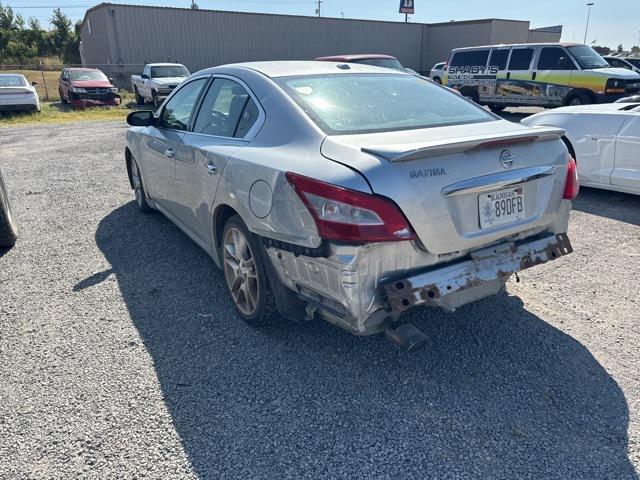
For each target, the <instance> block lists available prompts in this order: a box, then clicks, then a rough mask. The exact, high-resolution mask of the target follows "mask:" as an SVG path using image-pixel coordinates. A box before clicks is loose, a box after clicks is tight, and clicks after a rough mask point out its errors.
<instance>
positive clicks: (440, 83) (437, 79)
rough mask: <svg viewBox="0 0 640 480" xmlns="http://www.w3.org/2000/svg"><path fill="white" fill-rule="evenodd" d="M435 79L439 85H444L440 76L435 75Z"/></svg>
mask: <svg viewBox="0 0 640 480" xmlns="http://www.w3.org/2000/svg"><path fill="white" fill-rule="evenodd" d="M433 81H434V82H436V83H437V84H438V85H442V80H440V77H433Z"/></svg>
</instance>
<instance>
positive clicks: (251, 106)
mask: <svg viewBox="0 0 640 480" xmlns="http://www.w3.org/2000/svg"><path fill="white" fill-rule="evenodd" d="M257 118H258V107H257V106H256V104H255V102H254V101H253V100H252V99H251V97H250V96H249V93H247V91H246V90H245V89H244V87H242V86H241V85H240V84H239V83H237V82H234V81H233V80H228V79H226V78H218V79H216V80H215V81H214V82H213V84H212V85H211V87H209V91H208V92H207V94H206V96H205V97H204V100H203V101H202V107H201V108H200V111H199V112H198V117H197V118H196V123H195V126H194V128H193V131H194V132H195V133H202V134H205V135H215V136H218V137H236V138H241V137H243V136H244V135H246V133H247V132H248V131H249V130H250V129H251V127H252V126H253V124H254V122H255V121H256V120H257Z"/></svg>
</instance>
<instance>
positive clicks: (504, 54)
mask: <svg viewBox="0 0 640 480" xmlns="http://www.w3.org/2000/svg"><path fill="white" fill-rule="evenodd" d="M508 57H509V50H508V49H504V48H503V49H502V50H494V51H492V52H491V59H490V60H489V66H490V67H498V70H506V68H507V58H508Z"/></svg>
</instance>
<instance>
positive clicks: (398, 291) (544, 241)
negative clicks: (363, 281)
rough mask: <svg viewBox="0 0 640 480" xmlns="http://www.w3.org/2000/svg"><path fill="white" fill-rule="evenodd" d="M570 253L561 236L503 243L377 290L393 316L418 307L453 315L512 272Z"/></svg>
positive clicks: (497, 287)
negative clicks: (438, 309)
mask: <svg viewBox="0 0 640 480" xmlns="http://www.w3.org/2000/svg"><path fill="white" fill-rule="evenodd" d="M572 252H573V248H572V246H571V242H570V241H569V237H567V235H566V234H564V233H559V234H557V235H549V236H546V237H544V238H540V239H538V240H534V241H530V242H523V243H520V244H518V243H505V244H501V245H497V246H495V247H491V248H487V249H483V250H478V251H475V252H472V253H471V254H470V255H469V257H470V258H468V259H467V260H464V261H459V262H454V263H452V264H450V265H445V266H438V267H437V268H436V269H430V270H428V271H425V272H421V273H417V274H415V275H412V276H410V277H406V278H401V279H398V280H392V281H388V282H384V283H383V284H382V286H381V288H382V290H383V292H384V296H385V298H386V300H387V303H388V307H389V310H390V311H391V312H392V313H394V314H397V313H401V312H403V311H404V310H407V309H409V308H412V307H415V306H418V305H431V306H438V307H442V308H444V309H445V310H449V311H453V310H455V309H456V308H458V307H460V306H462V305H465V304H467V303H470V302H473V301H475V300H479V299H480V298H483V297H485V296H488V295H491V294H494V293H498V292H499V291H500V290H501V289H502V286H503V285H504V284H505V283H506V281H507V280H508V278H509V277H510V276H511V275H512V274H514V273H516V272H519V271H522V270H525V269H527V268H531V267H533V266H535V265H539V264H541V263H546V262H549V261H551V260H556V259H558V258H560V257H562V256H563V255H567V254H569V253H572Z"/></svg>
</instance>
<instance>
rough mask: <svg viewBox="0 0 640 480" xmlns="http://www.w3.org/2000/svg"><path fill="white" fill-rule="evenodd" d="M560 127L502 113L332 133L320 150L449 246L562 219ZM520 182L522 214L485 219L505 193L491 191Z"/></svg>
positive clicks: (441, 249)
mask: <svg viewBox="0 0 640 480" xmlns="http://www.w3.org/2000/svg"><path fill="white" fill-rule="evenodd" d="M562 134H563V131H562V130H559V129H555V128H547V127H544V128H527V127H524V126H522V125H519V124H515V123H511V122H507V121H505V120H501V121H495V122H486V123H479V124H473V125H455V126H447V127H436V128H429V129H419V130H404V131H397V132H384V133H370V134H360V135H342V136H340V135H337V136H329V137H327V138H326V139H325V141H324V142H323V144H322V148H321V151H322V154H323V155H324V156H325V157H327V158H329V159H331V160H334V161H336V162H339V163H342V164H344V165H347V166H348V167H351V168H353V169H355V170H357V171H358V172H360V173H361V174H362V175H363V176H364V177H365V178H366V179H367V181H368V183H369V185H370V186H371V189H372V191H373V192H374V193H376V194H378V195H382V196H384V197H387V198H390V199H391V200H393V201H394V202H395V203H396V204H397V205H398V206H399V207H400V209H401V210H402V212H403V213H404V215H405V216H406V217H407V219H408V220H409V222H410V223H411V226H412V227H413V229H414V230H415V232H416V233H417V235H418V237H419V238H420V241H421V242H422V243H423V245H424V246H425V248H426V249H427V250H429V251H430V252H432V253H436V254H445V253H451V252H457V251H465V250H469V249H474V248H478V247H481V246H484V245H487V244H490V243H492V242H495V241H498V240H500V239H502V238H504V237H508V236H511V235H514V234H517V233H520V232H522V231H525V230H530V229H534V228H536V227H542V226H546V225H550V224H552V223H553V222H554V221H555V220H556V219H557V216H558V215H559V211H560V205H561V201H562V193H563V189H564V183H565V179H566V165H567V157H566V148H565V147H564V145H563V143H562V142H561V141H560V140H559V138H560V136H561V135H562ZM515 189H517V195H518V196H519V197H520V196H521V200H519V202H520V206H519V208H520V209H521V212H520V213H519V214H518V218H516V219H512V220H510V221H508V222H507V223H500V224H498V223H491V222H490V223H489V224H487V218H489V217H491V216H493V220H495V218H496V217H495V214H494V213H493V212H487V211H486V210H487V209H488V208H490V207H488V206H487V204H491V202H493V200H494V199H497V200H499V199H500V198H502V197H501V195H502V193H501V194H500V195H499V196H497V197H496V196H495V195H493V194H494V193H495V192H502V191H507V190H509V191H510V190H514V191H515ZM512 193H513V192H506V193H505V195H507V194H508V195H511V194H512ZM514 195H515V194H514ZM482 196H484V197H486V198H485V199H481V198H480V197H482ZM487 215H489V217H487ZM481 216H483V218H482V219H481ZM502 218H503V219H504V218H505V217H504V216H503V217H502ZM498 220H500V219H499V218H498Z"/></svg>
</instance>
